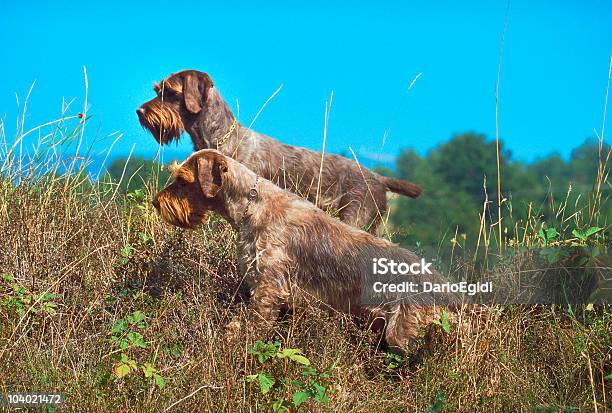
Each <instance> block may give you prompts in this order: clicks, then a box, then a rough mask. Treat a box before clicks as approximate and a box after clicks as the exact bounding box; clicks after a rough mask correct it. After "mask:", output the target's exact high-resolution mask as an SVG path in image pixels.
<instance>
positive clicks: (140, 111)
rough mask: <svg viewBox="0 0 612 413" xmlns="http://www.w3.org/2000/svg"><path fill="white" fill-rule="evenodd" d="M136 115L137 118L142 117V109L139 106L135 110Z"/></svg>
mask: <svg viewBox="0 0 612 413" xmlns="http://www.w3.org/2000/svg"><path fill="white" fill-rule="evenodd" d="M136 114H137V115H138V117H139V118H141V117H143V116H144V114H145V110H144V108H143V107H142V106H141V107H139V108H138V109H136Z"/></svg>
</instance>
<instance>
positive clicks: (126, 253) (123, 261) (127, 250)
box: [118, 244, 134, 265]
mask: <svg viewBox="0 0 612 413" xmlns="http://www.w3.org/2000/svg"><path fill="white" fill-rule="evenodd" d="M133 252H134V247H133V246H132V245H131V244H127V245H126V246H125V247H123V248H121V250H120V251H119V260H118V262H119V264H120V265H127V263H128V262H130V258H131V257H132V253H133Z"/></svg>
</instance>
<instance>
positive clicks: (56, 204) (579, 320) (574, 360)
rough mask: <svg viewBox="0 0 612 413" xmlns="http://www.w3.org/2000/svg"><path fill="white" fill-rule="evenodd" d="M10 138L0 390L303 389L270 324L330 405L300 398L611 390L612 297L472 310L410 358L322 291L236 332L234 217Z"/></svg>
mask: <svg viewBox="0 0 612 413" xmlns="http://www.w3.org/2000/svg"><path fill="white" fill-rule="evenodd" d="M82 124H83V123H80V125H82ZM80 128H81V126H77V127H76V128H75V129H74V130H73V131H72V132H66V134H67V136H79V134H80ZM58 130H60V131H61V130H62V129H58ZM58 130H55V131H54V132H53V133H58V132H57V131H58ZM63 137H65V136H61V137H59V138H63ZM59 138H58V140H61V139H59ZM52 141H53V142H55V141H56V140H55V138H54V139H53V140H52ZM14 155H15V150H14V148H13V149H12V150H11V149H10V148H5V150H4V152H3V159H2V162H0V164H1V165H2V167H1V171H2V177H0V393H3V392H7V391H23V392H25V391H32V390H41V391H53V390H54V391H60V392H62V393H64V394H65V395H66V396H67V397H68V400H67V404H66V405H65V406H64V407H60V408H58V410H59V411H71V412H94V411H125V412H128V411H130V412H132V411H133V412H148V411H151V412H159V411H166V410H167V411H177V412H188V411H214V412H216V411H228V412H229V411H232V412H242V411H244V412H247V411H248V412H253V411H270V410H271V409H272V406H273V404H274V403H275V402H276V401H278V400H282V399H284V400H286V401H287V403H288V405H291V406H293V404H292V397H293V393H294V392H295V391H296V389H298V387H299V383H306V382H307V381H308V380H310V379H309V377H312V376H304V375H303V374H302V373H304V370H303V367H302V365H300V363H296V362H293V361H292V360H290V359H280V358H278V359H271V360H268V361H266V362H264V363H260V362H259V361H258V360H257V357H256V355H254V354H252V353H250V352H249V350H250V349H251V348H252V347H253V345H254V343H255V342H256V341H257V340H262V341H264V342H266V341H268V340H270V341H272V342H273V341H278V342H279V346H280V348H281V349H286V348H294V349H300V350H301V352H302V354H303V355H304V356H305V357H307V358H308V359H309V361H310V363H311V367H313V368H314V369H315V373H313V374H314V375H315V376H316V380H317V384H318V385H319V386H321V387H323V388H324V389H325V396H326V397H327V398H328V402H327V406H325V404H324V403H322V402H320V401H317V400H316V399H315V398H311V399H309V400H307V401H305V402H304V403H303V404H302V405H301V406H300V409H299V410H300V411H332V412H353V411H354V412H403V411H418V412H442V411H443V412H454V411H461V412H473V411H487V412H488V411H490V412H513V411H521V412H533V411H540V412H557V411H559V412H561V411H567V412H569V411H585V412H590V411H599V412H604V411H606V410H607V408H608V407H609V406H610V396H609V391H610V384H611V380H610V374H611V373H612V370H611V367H610V366H611V351H612V350H611V348H612V335H611V333H610V332H611V331H612V312H611V310H610V307H609V306H608V307H606V306H596V307H594V308H591V307H586V306H580V307H579V308H575V307H574V308H571V309H568V307H567V306H539V307H538V306H535V307H533V306H532V307H521V306H507V307H503V308H502V307H499V306H493V307H490V308H488V309H487V310H486V311H484V312H479V313H478V314H475V313H472V312H470V311H465V312H463V313H462V314H461V317H462V319H463V320H464V322H465V327H464V328H461V329H456V328H452V329H451V331H450V333H449V332H445V331H444V330H443V329H442V328H441V327H440V326H437V325H434V326H432V331H433V334H432V335H431V337H430V339H429V340H427V341H426V342H425V341H424V342H423V343H422V344H423V345H422V347H421V348H422V350H420V351H418V352H417V353H415V354H411V355H410V357H408V358H407V359H403V360H399V359H397V358H394V357H393V356H390V355H388V354H386V353H385V352H384V349H383V348H381V347H380V346H379V343H378V341H377V340H378V337H375V336H374V335H372V334H370V333H368V332H367V331H366V330H364V329H363V328H362V326H360V325H358V324H357V323H356V322H355V320H352V319H350V318H348V317H346V316H343V315H340V314H329V313H327V312H323V311H321V310H317V309H315V308H312V309H306V310H305V311H300V312H297V313H295V314H287V315H285V316H284V317H283V319H282V320H281V321H280V322H279V323H278V325H277V327H276V328H275V330H274V333H273V334H272V335H270V336H268V337H257V336H253V334H251V332H250V331H249V329H246V330H245V331H243V335H242V336H241V337H240V339H239V340H238V341H237V342H235V343H233V344H228V342H227V341H226V340H225V330H224V326H225V324H226V323H227V322H228V321H229V320H230V318H231V317H232V316H233V315H234V314H244V309H245V305H246V302H247V301H248V298H247V297H246V295H245V293H244V291H243V290H242V289H241V288H240V281H241V280H240V276H239V275H238V274H237V271H236V267H235V265H234V262H235V259H234V254H235V251H234V241H235V234H234V233H233V232H232V230H231V228H230V227H229V226H228V225H227V224H226V223H224V222H223V221H221V220H220V219H219V218H213V219H212V220H211V221H210V222H209V223H208V224H207V225H205V226H204V227H202V228H200V229H199V230H197V231H185V230H180V229H177V228H173V227H170V226H169V225H166V224H164V223H163V222H161V220H160V218H159V217H158V216H157V215H156V214H155V212H154V210H153V208H152V206H151V205H150V203H149V201H148V200H149V199H150V193H151V189H145V190H144V191H143V192H139V191H136V192H132V193H129V194H128V195H127V196H123V195H120V194H118V193H117V191H115V188H116V184H113V183H109V182H105V181H100V182H94V183H91V182H90V180H89V179H88V178H87V176H86V175H85V173H84V169H82V168H79V167H78V166H76V167H74V168H71V167H70V165H62V164H61V162H60V161H57V162H56V164H55V165H56V166H55V167H51V168H46V170H44V171H42V170H40V169H39V170H38V171H35V168H36V166H37V165H40V164H41V160H40V158H37V159H34V160H32V162H30V163H26V164H19V163H18V162H19V157H17V156H14ZM58 159H59V158H58ZM53 164H54V163H53V162H51V165H53ZM64 167H66V168H64ZM43 172H44V173H43ZM60 172H61V173H60ZM149 184H150V186H149V188H152V187H153V183H149ZM536 229H537V228H535V227H534V230H536ZM262 372H263V373H265V374H266V375H267V376H268V377H273V378H274V379H275V381H276V383H275V385H274V386H272V387H271V388H270V389H269V391H266V392H265V394H264V393H263V392H262V387H261V386H260V383H257V382H250V381H249V376H250V375H254V374H258V373H262ZM282 379H285V380H286V382H287V383H288V384H286V385H285V384H282V382H281V381H282ZM292 381H294V383H292ZM295 382H298V383H297V384H295ZM291 409H293V410H296V408H295V407H291ZM51 410H52V409H49V411H51Z"/></svg>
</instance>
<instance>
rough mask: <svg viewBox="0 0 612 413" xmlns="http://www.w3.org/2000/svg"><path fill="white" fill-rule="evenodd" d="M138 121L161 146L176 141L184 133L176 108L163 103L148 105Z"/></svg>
mask: <svg viewBox="0 0 612 413" xmlns="http://www.w3.org/2000/svg"><path fill="white" fill-rule="evenodd" d="M139 120H140V124H141V125H142V127H143V128H145V129H147V130H148V131H149V132H151V134H152V135H153V137H154V138H155V140H156V141H157V143H159V144H162V145H167V144H169V143H170V142H172V141H178V140H179V139H180V137H181V135H182V134H183V132H184V131H185V127H184V125H183V121H182V120H181V117H180V115H179V113H178V111H177V110H176V108H175V107H174V106H172V105H169V104H164V103H163V102H162V103H155V104H151V105H149V107H148V108H147V110H146V112H145V114H144V115H142V116H141V117H139Z"/></svg>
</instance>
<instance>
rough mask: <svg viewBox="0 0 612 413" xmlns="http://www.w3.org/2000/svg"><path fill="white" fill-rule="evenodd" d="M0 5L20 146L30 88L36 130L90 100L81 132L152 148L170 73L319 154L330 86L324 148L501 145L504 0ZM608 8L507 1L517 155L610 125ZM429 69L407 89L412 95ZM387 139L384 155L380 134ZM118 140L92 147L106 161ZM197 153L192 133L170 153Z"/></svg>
mask: <svg viewBox="0 0 612 413" xmlns="http://www.w3.org/2000/svg"><path fill="white" fill-rule="evenodd" d="M223 3H225V2H197V3H196V2H182V1H173V2H167V3H161V2H159V3H156V2H154V1H148V2H143V3H136V2H134V3H132V2H127V1H123V2H117V1H106V2H80V3H67V2H62V1H58V2H3V3H2V4H1V5H0V40H1V42H2V55H3V64H2V65H0V79H2V81H1V82H0V116H3V117H4V119H5V122H6V129H7V134H8V135H9V137H11V136H12V133H13V131H14V128H13V125H14V124H15V122H14V120H15V117H16V113H17V108H16V103H15V94H16V93H17V94H18V95H19V96H20V98H21V99H23V97H24V96H25V94H26V92H27V90H28V88H29V86H30V85H31V83H32V82H33V81H36V86H35V89H34V91H33V93H32V96H31V100H30V103H29V110H28V116H27V117H26V123H27V125H30V126H35V125H36V124H38V123H41V122H44V121H47V120H51V119H54V118H56V117H57V115H58V114H59V112H60V109H61V101H62V98H63V97H65V98H67V99H70V98H73V97H76V98H77V99H76V101H75V104H74V105H75V106H74V110H73V113H77V112H79V111H80V108H79V106H80V105H82V102H83V99H82V98H83V94H84V93H83V91H84V88H83V75H82V72H83V68H82V67H83V66H86V67H87V72H88V78H89V104H90V109H89V110H90V112H89V113H90V114H91V115H93V118H92V119H91V121H90V123H89V125H88V129H87V131H88V132H87V136H88V139H89V140H90V141H92V140H93V139H94V138H96V137H101V136H105V135H107V134H109V133H112V132H115V131H120V132H122V133H123V134H124V135H123V137H122V138H121V140H120V141H119V142H118V144H117V145H116V147H115V149H114V151H113V152H114V154H115V155H121V154H124V153H127V152H128V151H129V150H130V148H131V147H132V145H135V149H134V152H135V153H137V154H143V155H151V154H152V153H154V152H155V151H156V149H157V148H156V144H155V142H154V140H153V139H152V138H151V137H150V136H149V135H148V134H147V132H145V131H144V130H142V129H141V128H140V125H139V124H138V121H137V118H136V116H135V113H134V110H135V109H136V108H137V107H138V106H139V105H140V104H141V103H142V102H144V101H145V100H148V99H150V98H151V97H152V96H153V92H152V91H151V84H152V82H153V81H156V80H159V79H161V78H163V77H165V76H166V75H168V74H169V73H171V72H174V71H177V70H180V69H185V68H193V69H198V70H202V71H206V72H208V73H209V74H210V75H211V76H212V78H213V79H214V81H215V83H216V85H217V87H218V88H219V90H220V91H221V93H222V95H223V96H224V97H225V98H226V100H227V101H228V102H229V103H230V104H231V106H232V108H234V109H236V108H237V103H236V102H238V104H239V107H240V119H241V121H242V122H243V123H246V124H248V123H250V121H251V120H252V119H253V116H254V115H255V113H256V112H257V111H258V110H259V108H260V107H261V105H262V104H263V103H264V102H265V101H266V99H267V98H268V97H269V96H270V95H271V94H272V93H273V92H274V91H275V90H276V89H277V88H278V87H279V86H280V85H284V86H283V88H282V90H281V92H280V93H279V94H278V95H277V96H276V97H275V98H274V99H273V100H272V101H271V102H270V103H269V104H268V106H267V107H266V109H265V110H264V111H263V113H262V114H261V116H260V117H259V119H258V120H257V122H256V123H255V126H254V127H255V129H256V130H258V131H260V132H263V133H266V134H268V135H271V136H273V137H276V138H277V139H280V140H282V141H283V142H286V143H290V144H294V145H300V146H306V147H309V148H313V149H320V147H321V143H322V138H323V123H324V122H323V121H324V109H325V102H326V100H327V99H328V98H329V95H330V93H331V92H332V91H333V93H334V97H333V105H332V109H331V115H330V122H329V128H328V150H329V151H334V152H342V151H346V150H347V148H348V147H349V146H350V147H352V148H353V149H354V150H355V151H356V152H357V154H358V156H359V157H360V158H362V159H364V160H365V161H366V163H371V162H372V159H369V160H368V159H367V158H377V157H379V159H380V160H383V161H384V160H389V159H391V158H392V157H393V156H395V155H397V154H398V152H399V151H400V149H401V148H407V147H410V148H415V149H416V150H417V151H419V152H420V153H425V152H426V151H427V150H429V149H431V148H433V147H434V146H436V145H437V144H439V143H441V142H443V141H446V140H448V139H449V138H450V137H451V136H452V134H453V133H457V132H462V131H466V130H474V131H478V132H483V133H486V134H487V135H488V136H489V137H491V138H493V137H494V131H495V100H494V92H495V83H496V78H497V65H498V58H499V47H500V33H501V31H502V28H503V26H504V17H505V15H506V9H507V2H506V1H492V0H489V1H476V2H456V1H436V2H407V1H405V2H394V3H392V2H366V3H358V2H350V3H349V2H347V3H339V2H333V4H332V2H302V3H300V4H299V5H297V4H291V3H289V2H278V3H272V2H266V3H265V4H263V3H262V4H256V3H255V2H248V3H242V4H241V3H240V2H232V3H225V4H227V5H226V6H223V5H221V4H223ZM611 18H612V2H610V1H608V0H601V1H596V0H587V1H575V2H570V1H528V0H514V1H511V2H510V7H509V13H508V25H507V31H506V35H505V45H504V50H503V63H502V71H501V84H500V136H501V138H502V139H503V140H504V141H505V143H506V146H507V147H508V148H509V149H510V150H511V151H512V153H513V154H514V156H515V157H516V158H519V159H526V160H531V159H534V158H536V157H538V156H543V155H546V154H548V153H550V152H553V151H556V152H559V153H561V154H562V155H564V156H567V155H568V154H569V152H570V150H571V149H572V148H573V147H575V146H577V145H578V144H580V143H581V142H582V141H583V140H584V138H586V137H588V136H593V134H594V132H593V130H594V129H595V128H597V130H600V129H601V123H602V115H603V105H604V97H605V88H606V83H607V76H608V65H609V61H610V54H611V52H612V24H610V19H611ZM419 73H421V76H420V77H419V78H418V80H417V81H416V83H415V84H414V85H413V87H412V89H411V90H410V91H408V86H409V84H410V83H411V81H412V80H413V79H414V78H415V76H416V75H417V74H419ZM385 133H387V137H386V139H385V143H384V146H382V141H383V136H385ZM108 144H109V141H106V142H103V143H101V144H98V145H97V146H96V149H97V150H102V149H104V148H105V146H106V145H108ZM190 150H191V143H190V141H189V139H188V137H185V138H184V139H183V141H182V143H181V144H180V146H179V147H178V148H175V149H172V150H170V151H168V150H166V156H167V157H182V156H185V155H186V154H187V153H188V152H189V151H190Z"/></svg>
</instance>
